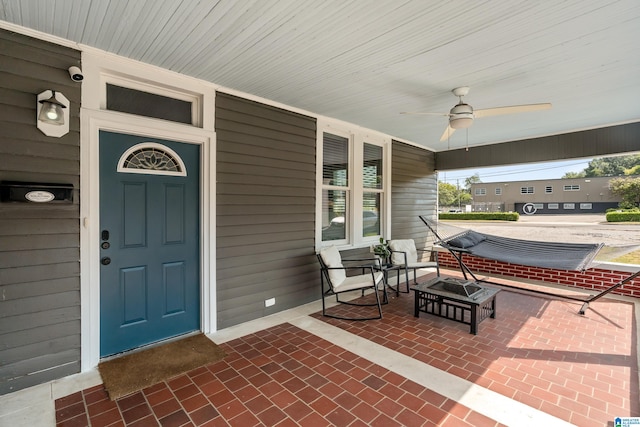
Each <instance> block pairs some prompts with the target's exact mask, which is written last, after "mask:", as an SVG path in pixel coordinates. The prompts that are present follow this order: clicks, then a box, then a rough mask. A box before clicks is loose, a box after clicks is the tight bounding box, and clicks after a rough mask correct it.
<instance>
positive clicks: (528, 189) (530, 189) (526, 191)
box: [520, 187, 533, 194]
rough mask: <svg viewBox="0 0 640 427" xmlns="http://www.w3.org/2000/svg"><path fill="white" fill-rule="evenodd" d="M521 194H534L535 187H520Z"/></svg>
mask: <svg viewBox="0 0 640 427" xmlns="http://www.w3.org/2000/svg"><path fill="white" fill-rule="evenodd" d="M520 194H533V187H520Z"/></svg>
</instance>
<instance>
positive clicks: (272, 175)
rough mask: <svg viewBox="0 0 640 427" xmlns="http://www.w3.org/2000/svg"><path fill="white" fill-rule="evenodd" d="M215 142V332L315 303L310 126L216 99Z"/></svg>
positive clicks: (276, 112) (308, 121)
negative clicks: (268, 301)
mask: <svg viewBox="0 0 640 427" xmlns="http://www.w3.org/2000/svg"><path fill="white" fill-rule="evenodd" d="M216 137H217V138H216V139H217V165H216V167H217V184H216V186H217V195H216V197H217V207H216V210H217V229H216V233H217V245H216V246H217V298H218V301H217V302H218V310H217V320H218V328H226V327H229V326H232V325H236V324H239V323H242V322H246V321H249V320H253V319H257V318H260V317H263V316H266V315H269V314H272V313H275V312H278V311H281V310H285V309H288V308H292V307H296V306H298V305H300V304H304V303H307V302H309V301H313V300H315V299H318V298H319V297H320V290H319V288H320V286H319V284H318V281H319V273H318V266H317V260H316V257H315V255H314V243H315V231H314V227H315V180H316V172H315V157H316V148H315V147H316V121H315V120H314V119H312V118H310V117H306V116H302V115H300V114H295V113H292V112H290V111H285V110H282V109H278V108H275V107H271V106H267V105H263V104H260V103H257V102H253V101H249V100H246V99H242V98H238V97H235V96H232V95H228V94H224V93H218V94H217V95H216ZM269 298H275V299H276V303H275V305H273V306H271V307H265V304H264V302H265V300H266V299H269Z"/></svg>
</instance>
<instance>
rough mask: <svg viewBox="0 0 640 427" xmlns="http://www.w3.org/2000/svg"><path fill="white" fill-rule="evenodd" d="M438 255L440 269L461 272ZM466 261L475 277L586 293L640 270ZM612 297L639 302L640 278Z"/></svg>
mask: <svg viewBox="0 0 640 427" xmlns="http://www.w3.org/2000/svg"><path fill="white" fill-rule="evenodd" d="M438 251H439V261H440V266H441V267H443V268H448V269H453V270H458V271H459V270H460V267H459V266H458V262H457V261H456V259H455V258H454V257H453V255H451V253H450V252H449V251H447V250H446V249H443V248H438ZM463 261H464V263H465V264H466V265H467V266H468V267H469V268H470V269H471V271H473V273H474V274H488V275H494V276H504V277H505V278H514V279H527V280H533V281H536V282H540V283H545V284H556V285H561V286H564V287H567V288H574V289H583V290H586V291H589V292H592V293H599V292H602V291H604V290H606V289H607V288H609V287H611V286H613V285H615V284H617V283H619V282H621V281H622V280H624V279H625V278H627V277H628V276H630V275H631V274H632V273H635V272H636V271H638V270H640V265H632V264H620V263H610V262H607V263H598V264H594V265H593V267H592V268H589V269H587V270H585V271H572V270H555V269H551V268H540V267H529V266H524V265H518V264H510V263H505V262H500V261H495V260H491V259H485V258H479V257H474V256H472V255H466V254H465V255H464V257H463ZM612 293H613V294H616V295H623V296H627V297H632V298H640V278H635V279H634V280H632V281H631V282H629V283H627V284H625V285H624V286H622V287H620V288H618V289H616V290H615V291H613V292H612Z"/></svg>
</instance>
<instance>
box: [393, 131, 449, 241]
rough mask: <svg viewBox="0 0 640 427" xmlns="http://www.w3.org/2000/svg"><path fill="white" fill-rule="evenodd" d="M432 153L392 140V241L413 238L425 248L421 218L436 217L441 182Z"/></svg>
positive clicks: (425, 236)
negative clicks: (422, 216) (420, 216)
mask: <svg viewBox="0 0 640 427" xmlns="http://www.w3.org/2000/svg"><path fill="white" fill-rule="evenodd" d="M434 165H435V156H434V153H433V152H431V151H427V150H423V149H420V148H417V147H413V146H411V145H408V144H404V143H401V142H397V141H393V145H392V175H391V238H394V239H414V240H415V241H416V245H417V246H418V247H422V246H423V245H424V243H425V241H426V238H427V231H428V230H427V227H426V226H425V225H424V224H423V223H422V221H420V218H418V216H419V215H429V216H435V215H436V208H437V200H438V183H437V177H436V172H435V167H434Z"/></svg>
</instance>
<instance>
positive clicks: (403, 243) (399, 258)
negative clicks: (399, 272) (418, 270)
mask: <svg viewBox="0 0 640 427" xmlns="http://www.w3.org/2000/svg"><path fill="white" fill-rule="evenodd" d="M389 248H391V250H392V251H397V252H405V253H406V254H407V263H409V264H411V263H414V262H417V261H418V251H417V250H416V242H415V241H414V240H413V239H395V240H389ZM391 263H392V264H394V265H404V255H402V254H401V253H392V254H391Z"/></svg>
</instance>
